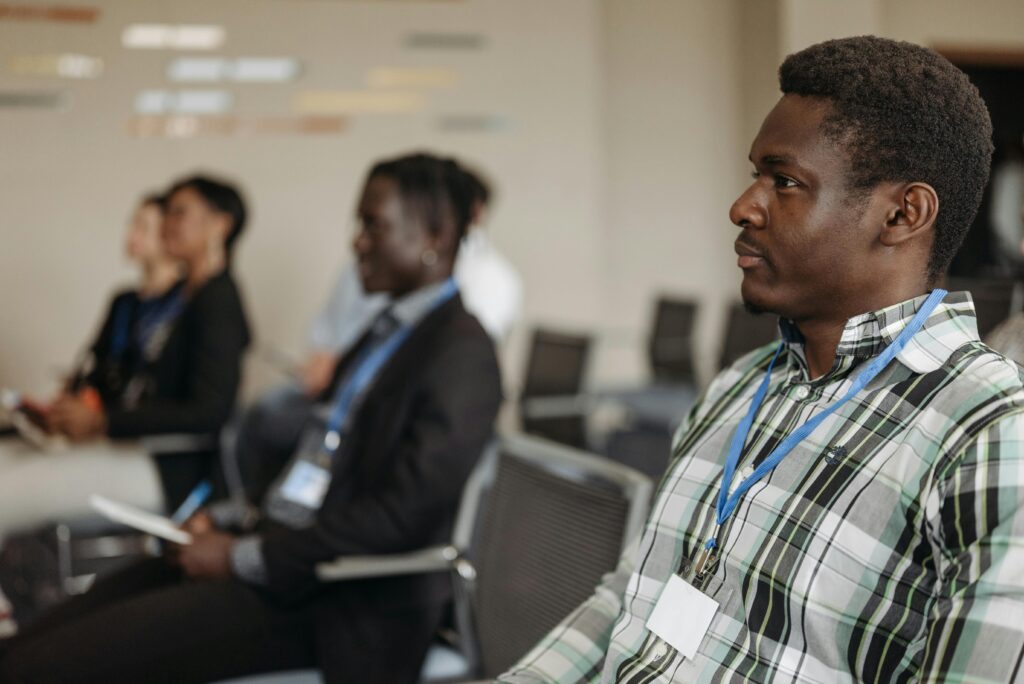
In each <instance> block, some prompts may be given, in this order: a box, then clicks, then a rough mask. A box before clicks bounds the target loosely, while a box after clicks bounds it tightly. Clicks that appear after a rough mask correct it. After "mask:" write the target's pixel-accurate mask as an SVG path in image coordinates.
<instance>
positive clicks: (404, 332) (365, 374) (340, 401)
mask: <svg viewBox="0 0 1024 684" xmlns="http://www.w3.org/2000/svg"><path fill="white" fill-rule="evenodd" d="M458 291H459V288H458V286H457V285H456V284H455V280H454V278H449V279H448V280H446V281H445V282H444V286H443V287H442V288H441V290H440V292H438V294H437V298H436V299H435V300H434V302H433V303H432V305H431V307H430V311H431V312H433V311H434V310H436V309H437V308H438V307H440V306H441V305H442V304H444V303H445V302H447V301H448V300H450V299H451V298H452V297H454V296H455V295H456V293H458ZM412 331H413V326H409V325H404V326H402V327H401V328H399V329H398V330H396V331H395V332H393V333H391V335H390V336H389V337H388V338H387V339H386V340H384V342H383V343H381V344H380V345H378V346H376V347H368V348H367V349H366V350H365V352H364V354H363V355H362V356H361V357H360V358H358V359H356V361H355V363H354V365H355V371H353V373H352V374H351V376H349V379H348V380H347V381H346V382H345V383H344V384H343V385H342V386H341V387H340V388H339V389H338V392H337V394H336V395H335V396H336V397H337V400H336V401H335V403H334V409H333V410H332V411H331V417H330V420H328V422H327V433H326V434H325V435H324V445H323V446H324V451H325V452H326V453H328V454H333V453H334V452H335V450H337V448H338V446H339V445H340V444H341V428H342V426H343V425H344V423H345V420H346V419H347V418H348V414H349V411H350V410H351V408H352V402H353V401H355V399H356V397H358V396H359V395H361V394H362V392H363V390H365V389H366V387H367V386H368V385H369V384H370V382H372V381H373V379H374V378H375V377H376V375H377V373H378V372H379V371H380V369H381V367H383V366H384V364H385V363H387V362H388V360H389V359H390V358H391V357H392V356H393V355H394V353H395V352H396V351H397V350H398V348H399V347H401V346H402V343H403V342H405V340H406V339H407V338H408V337H409V335H410V334H411V333H412Z"/></svg>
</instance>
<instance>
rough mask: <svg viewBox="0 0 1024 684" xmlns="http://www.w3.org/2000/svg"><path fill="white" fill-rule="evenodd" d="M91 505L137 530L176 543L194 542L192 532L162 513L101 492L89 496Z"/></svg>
mask: <svg viewBox="0 0 1024 684" xmlns="http://www.w3.org/2000/svg"><path fill="white" fill-rule="evenodd" d="M89 505H90V506H92V507H93V508H95V509H96V510H97V511H99V512H100V513H102V514H103V515H105V516H107V517H108V518H110V519H111V520H113V521H114V522H119V523H121V524H122V525H128V526H129V527H134V528H135V529H137V530H141V531H142V532H146V533H147V534H152V535H153V536H155V537H160V538H161V539H166V540H167V541H172V542H174V543H175V544H183V545H184V544H191V543H192V535H191V534H189V533H188V532H186V531H185V530H183V529H181V528H180V527H178V526H177V525H176V524H174V522H172V521H171V520H170V519H169V518H165V517H163V516H161V515H155V514H153V513H150V512H148V511H144V510H142V509H141V508H136V507H135V506H129V505H128V504H123V503H120V502H118V501H112V500H111V499H108V498H107V497H105V496H101V495H99V494H93V495H92V496H90V497H89Z"/></svg>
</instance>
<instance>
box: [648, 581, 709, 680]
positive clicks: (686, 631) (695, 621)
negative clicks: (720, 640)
mask: <svg viewBox="0 0 1024 684" xmlns="http://www.w3.org/2000/svg"><path fill="white" fill-rule="evenodd" d="M717 612H718V601H716V600H714V599H713V598H710V597H708V596H706V595H705V594H703V593H702V592H701V591H700V590H699V589H697V588H696V587H695V586H693V585H692V584H690V583H689V582H687V581H686V580H684V579H682V578H681V577H679V576H678V575H672V577H671V578H670V579H669V581H668V582H667V583H666V584H665V588H664V589H663V590H662V592H661V596H659V597H658V603H657V604H656V605H655V606H654V612H652V613H651V616H650V617H649V618H647V629H649V630H651V631H652V632H654V633H655V634H656V635H658V636H659V637H660V638H661V639H662V640H663V641H665V643H667V644H668V645H669V646H671V647H672V648H674V649H676V650H677V651H679V653H681V654H682V655H683V657H685V658H689V659H690V660H693V658H694V657H696V655H697V649H698V648H699V647H700V642H701V641H703V640H704V635H705V634H707V632H708V628H709V627H711V620H713V619H714V617H715V613H717Z"/></svg>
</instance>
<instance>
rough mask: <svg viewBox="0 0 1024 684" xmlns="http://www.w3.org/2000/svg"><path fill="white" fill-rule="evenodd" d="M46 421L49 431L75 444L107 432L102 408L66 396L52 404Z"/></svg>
mask: <svg viewBox="0 0 1024 684" xmlns="http://www.w3.org/2000/svg"><path fill="white" fill-rule="evenodd" d="M48 419H49V427H50V430H51V431H53V432H58V433H60V434H63V435H66V436H67V437H68V438H70V439H71V440H73V441H76V442H80V441H82V440H86V439H91V438H93V437H99V436H100V435H103V434H105V433H106V431H107V416H106V414H105V413H103V409H102V408H97V407H96V406H95V405H90V403H89V402H86V401H84V400H83V399H80V398H78V397H73V396H70V395H67V394H65V395H62V396H60V397H58V398H57V400H56V401H55V402H53V405H51V406H50V411H49V415H48Z"/></svg>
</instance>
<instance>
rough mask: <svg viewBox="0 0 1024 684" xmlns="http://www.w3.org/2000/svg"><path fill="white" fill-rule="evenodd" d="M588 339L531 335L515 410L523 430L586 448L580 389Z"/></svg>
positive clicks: (540, 331)
mask: <svg viewBox="0 0 1024 684" xmlns="http://www.w3.org/2000/svg"><path fill="white" fill-rule="evenodd" d="M590 345H591V338H590V336H588V335H572V334H567V333H561V332H554V331H551V330H543V329H537V330H534V332H533V341H532V343H531V345H530V357H529V360H528V362H527V365H526V378H525V381H524V382H523V391H522V394H521V395H520V402H519V409H520V416H521V418H522V425H523V431H524V432H526V433H528V434H531V435H537V436H538V437H544V438H545V439H550V440H552V441H555V442H559V443H561V444H567V445H569V446H572V447H576V448H583V447H584V446H585V445H586V424H585V417H586V416H585V413H586V409H585V406H584V405H583V403H582V402H577V401H576V398H577V397H579V395H580V392H581V390H582V389H583V378H584V374H585V373H586V368H587V360H588V358H589V356H590Z"/></svg>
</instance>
